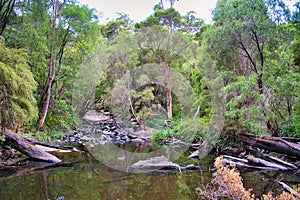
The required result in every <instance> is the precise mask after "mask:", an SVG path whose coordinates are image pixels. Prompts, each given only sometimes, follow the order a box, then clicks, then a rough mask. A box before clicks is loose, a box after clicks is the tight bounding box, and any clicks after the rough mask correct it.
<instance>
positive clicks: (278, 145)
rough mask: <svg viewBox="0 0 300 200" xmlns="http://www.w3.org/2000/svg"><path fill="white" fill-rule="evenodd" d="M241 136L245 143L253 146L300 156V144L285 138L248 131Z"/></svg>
mask: <svg viewBox="0 0 300 200" xmlns="http://www.w3.org/2000/svg"><path fill="white" fill-rule="evenodd" d="M239 138H240V140H241V141H242V142H243V143H245V144H247V145H250V146H252V147H257V148H261V149H265V150H269V151H273V152H276V153H280V154H285V155H288V156H292V157H297V158H300V144H298V143H295V142H290V141H287V140H285V139H284V138H279V137H271V136H258V135H254V134H248V133H247V134H246V133H245V134H242V135H241V136H240V137H239Z"/></svg>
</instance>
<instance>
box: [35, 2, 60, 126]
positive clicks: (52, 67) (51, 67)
mask: <svg viewBox="0 0 300 200" xmlns="http://www.w3.org/2000/svg"><path fill="white" fill-rule="evenodd" d="M52 12H53V19H52V27H51V44H50V59H49V75H48V85H47V92H46V99H45V102H44V106H43V110H42V114H41V116H40V119H39V122H38V127H37V130H38V131H39V130H40V129H41V128H42V127H43V125H44V122H45V119H46V116H47V113H48V110H49V104H50V98H51V90H52V83H53V80H54V77H55V62H54V43H55V21H56V0H53V1H52Z"/></svg>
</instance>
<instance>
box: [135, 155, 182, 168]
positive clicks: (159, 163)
mask: <svg viewBox="0 0 300 200" xmlns="http://www.w3.org/2000/svg"><path fill="white" fill-rule="evenodd" d="M131 168H133V169H135V170H141V171H143V170H159V169H164V170H174V169H180V166H179V165H178V164H176V163H173V162H171V161H170V160H168V159H167V158H166V157H163V156H161V157H152V158H149V159H147V160H142V161H139V162H137V163H134V164H133V165H131Z"/></svg>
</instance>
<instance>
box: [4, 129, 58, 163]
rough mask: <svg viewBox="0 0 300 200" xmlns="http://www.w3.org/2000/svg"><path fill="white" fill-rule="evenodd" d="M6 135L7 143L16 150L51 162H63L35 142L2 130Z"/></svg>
mask: <svg viewBox="0 0 300 200" xmlns="http://www.w3.org/2000/svg"><path fill="white" fill-rule="evenodd" d="M0 134H2V135H4V136H5V144H6V145H8V146H10V147H12V148H14V149H15V150H17V151H19V152H21V153H23V154H25V155H26V156H28V157H30V158H33V159H36V160H41V161H45V162H51V163H59V162H61V160H60V159H58V158H57V157H56V156H54V155H52V154H50V153H47V152H46V151H45V150H44V149H43V148H41V147H39V146H36V145H35V144H34V143H32V142H30V141H28V140H27V139H25V138H22V137H19V136H17V135H15V134H13V133H8V132H1V133H0Z"/></svg>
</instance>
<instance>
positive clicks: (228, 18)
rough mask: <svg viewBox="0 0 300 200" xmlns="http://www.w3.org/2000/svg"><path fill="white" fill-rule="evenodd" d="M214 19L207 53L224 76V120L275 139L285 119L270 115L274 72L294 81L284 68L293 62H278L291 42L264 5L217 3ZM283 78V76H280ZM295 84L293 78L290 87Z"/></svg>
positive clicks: (235, 0) (233, 0)
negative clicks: (237, 122)
mask: <svg viewBox="0 0 300 200" xmlns="http://www.w3.org/2000/svg"><path fill="white" fill-rule="evenodd" d="M213 15H214V16H213V20H214V24H213V25H212V26H211V28H209V29H208V32H207V33H206V36H207V37H206V39H207V51H208V52H209V53H210V54H211V56H212V57H213V59H214V60H216V61H217V63H218V66H219V68H220V69H221V70H223V75H224V74H226V76H224V77H225V79H226V81H227V83H228V84H227V86H226V87H225V91H226V92H227V93H228V95H229V99H230V100H229V102H228V106H229V108H228V109H229V110H228V113H227V114H228V115H229V116H231V117H232V118H235V119H237V120H238V121H239V122H240V123H241V125H242V126H246V127H247V128H249V129H250V130H252V131H254V130H256V131H258V129H260V130H262V129H264V127H266V129H267V130H268V131H269V132H270V133H272V134H273V135H277V134H278V128H279V127H278V126H279V125H280V122H282V120H283V119H281V120H277V119H274V115H272V114H273V113H274V111H275V110H276V109H277V108H278V107H277V106H275V104H274V102H276V100H275V99H274V97H275V96H276V93H275V90H273V89H274V88H275V87H277V86H278V87H279V85H274V84H275V83H274V82H272V81H271V80H274V79H276V77H274V70H280V69H286V70H283V71H282V72H284V74H288V75H289V77H291V76H292V75H291V73H293V72H292V71H291V70H290V69H289V68H286V66H289V65H291V64H292V63H291V61H292V60H291V59H289V58H286V57H285V60H283V58H282V57H281V56H283V55H282V54H284V52H286V51H287V50H288V48H285V47H284V45H285V44H287V45H290V42H291V41H290V38H291V37H290V36H289V34H287V35H285V36H284V37H283V34H282V31H283V30H284V29H282V28H281V27H280V26H278V25H277V24H276V23H275V22H274V21H273V18H272V17H271V16H270V15H269V12H268V7H267V5H266V3H265V2H264V1H263V0H259V1H256V0H250V1H244V0H219V1H218V2H217V6H216V8H215V9H214V11H213ZM284 33H288V32H284ZM278 49H280V50H281V51H282V52H279V50H278ZM280 53H281V55H280ZM289 55H290V54H289ZM281 75H282V76H284V75H283V74H278V76H281ZM290 75H291V76H290ZM286 78H287V77H286ZM296 80H297V78H296V77H295V78H294V79H293V80H290V81H291V83H295V82H296ZM277 83H278V82H276V84H277ZM286 87H288V86H287V85H286ZM272 88H273V89H272ZM284 91H285V92H286V91H287V90H286V89H285V90H284ZM282 95H283V94H282ZM284 96H289V97H290V98H294V97H292V96H293V95H292V96H291V95H289V94H286V95H284ZM277 100H278V99H277ZM274 106H275V107H274ZM285 106H287V105H285ZM286 109H287V107H286ZM277 114H278V113H277ZM272 116H273V117H272ZM281 118H285V117H281ZM260 121H263V122H264V123H265V124H260Z"/></svg>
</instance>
